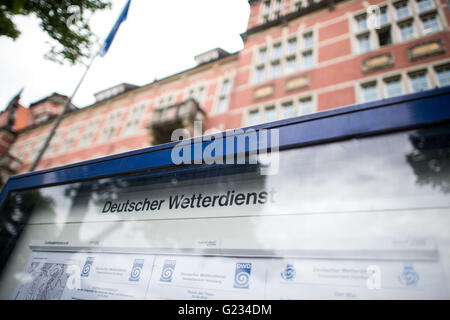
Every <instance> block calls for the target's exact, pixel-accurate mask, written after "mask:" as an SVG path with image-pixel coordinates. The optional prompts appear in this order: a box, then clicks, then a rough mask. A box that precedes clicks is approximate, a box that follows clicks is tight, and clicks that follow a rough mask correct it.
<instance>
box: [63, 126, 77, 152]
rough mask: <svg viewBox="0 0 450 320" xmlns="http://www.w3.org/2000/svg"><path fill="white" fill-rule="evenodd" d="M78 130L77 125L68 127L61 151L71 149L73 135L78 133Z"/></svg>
mask: <svg viewBox="0 0 450 320" xmlns="http://www.w3.org/2000/svg"><path fill="white" fill-rule="evenodd" d="M79 131H80V126H79V125H75V126H73V127H72V128H70V129H69V132H68V133H67V134H66V137H65V139H64V141H63V145H62V148H61V149H62V150H61V151H62V152H68V151H70V150H71V149H72V147H73V143H74V140H75V137H76V136H77V135H78V132H79Z"/></svg>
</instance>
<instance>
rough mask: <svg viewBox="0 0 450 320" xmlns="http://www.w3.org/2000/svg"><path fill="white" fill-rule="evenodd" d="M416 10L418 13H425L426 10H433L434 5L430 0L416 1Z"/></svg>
mask: <svg viewBox="0 0 450 320" xmlns="http://www.w3.org/2000/svg"><path fill="white" fill-rule="evenodd" d="M416 4H417V10H418V11H419V12H425V11H427V10H430V9H433V8H434V4H433V1H432V0H417V1H416Z"/></svg>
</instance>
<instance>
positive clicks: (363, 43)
mask: <svg viewBox="0 0 450 320" xmlns="http://www.w3.org/2000/svg"><path fill="white" fill-rule="evenodd" d="M358 48H359V53H366V52H369V51H370V50H371V45H370V37H369V34H368V33H366V34H364V35H361V36H359V37H358Z"/></svg>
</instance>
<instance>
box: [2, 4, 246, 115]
mask: <svg viewBox="0 0 450 320" xmlns="http://www.w3.org/2000/svg"><path fill="white" fill-rule="evenodd" d="M110 2H111V3H112V8H111V9H106V10H103V11H98V12H97V13H95V14H94V16H93V17H92V18H91V20H90V25H91V29H92V31H93V32H94V33H95V34H96V35H97V36H98V37H99V38H100V39H101V41H103V39H104V38H106V36H107V35H108V33H109V31H110V29H111V27H112V26H113V24H114V23H115V21H116V19H117V17H118V16H119V14H120V12H121V10H122V8H123V6H124V5H125V3H126V0H110ZM249 13H250V7H249V4H248V1H247V0H159V1H156V0H132V1H131V7H130V10H129V12H128V18H127V20H126V21H125V22H124V23H122V25H121V26H120V29H119V31H118V33H117V34H116V37H115V39H114V42H113V44H112V46H111V47H110V49H109V51H108V53H107V54H106V56H105V57H103V58H100V57H97V58H96V60H95V61H94V63H93V65H92V67H91V69H90V70H89V73H88V74H87V76H86V78H85V80H84V82H83V84H82V86H81V87H80V89H79V90H78V92H77V94H76V96H75V97H74V99H73V102H74V103H75V105H77V106H78V107H85V106H88V105H90V104H92V103H94V102H95V99H94V93H96V92H98V91H101V90H103V89H106V88H109V87H112V86H114V85H116V84H119V83H122V82H128V83H132V84H136V85H145V84H148V83H150V82H152V81H154V80H155V79H161V78H163V77H166V76H169V75H171V74H174V73H177V72H180V71H182V70H185V69H188V68H191V67H194V66H195V61H194V56H195V55H197V54H200V53H203V52H205V51H208V50H210V49H213V48H216V47H221V48H222V49H225V50H226V51H228V52H230V53H232V52H236V51H239V50H241V49H242V48H243V42H242V39H241V37H240V34H241V33H243V32H244V31H245V30H246V27H247V22H248V17H249ZM14 22H15V23H16V25H17V27H18V28H19V30H20V31H21V32H22V33H21V36H20V37H19V38H18V39H17V40H16V41H13V40H11V39H9V38H6V37H0V110H4V108H6V106H7V104H8V102H9V101H10V100H11V98H13V97H14V96H15V95H16V94H17V92H19V90H20V89H21V88H24V91H23V93H22V96H21V100H20V102H21V104H22V105H24V106H28V105H29V104H30V103H32V102H35V101H37V100H39V99H41V98H44V97H46V96H48V95H50V94H52V93H53V92H58V93H61V94H64V95H67V96H70V95H71V94H72V92H73V90H74V89H75V86H76V85H77V83H78V81H79V80H80V78H81V76H82V73H83V71H84V66H82V65H78V66H72V65H70V64H69V63H65V64H64V65H60V64H58V63H56V62H52V61H49V60H46V59H44V55H45V53H46V52H48V50H49V48H50V46H49V45H48V44H46V42H47V41H51V39H50V37H49V36H47V34H46V33H45V32H43V31H41V29H40V28H39V20H38V19H37V18H35V17H33V16H16V17H15V18H14Z"/></svg>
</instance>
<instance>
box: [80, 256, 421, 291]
mask: <svg viewBox="0 0 450 320" xmlns="http://www.w3.org/2000/svg"><path fill="white" fill-rule="evenodd" d="M94 260H95V258H94V257H88V258H87V259H86V262H85V264H84V267H83V269H82V272H81V277H84V278H87V277H89V272H90V270H91V266H92V265H93V263H94ZM143 266H144V260H143V259H135V260H134V263H133V266H132V268H131V272H130V276H129V279H128V281H134V282H138V281H139V280H140V275H141V271H142V268H143ZM175 267H176V260H165V261H164V265H163V268H162V271H161V276H160V282H166V283H170V282H172V279H173V275H174V272H175ZM251 271H252V264H251V263H245V262H244V263H241V262H239V263H236V269H235V274H234V285H233V287H234V288H239V289H249V286H250V276H251ZM367 274H368V278H367V288H368V289H381V270H380V268H379V267H378V266H375V265H370V266H368V267H367ZM280 276H281V278H282V279H284V280H285V281H293V280H294V279H295V278H296V276H297V271H296V269H295V267H294V265H293V264H286V267H285V268H284V270H282V271H281V272H280ZM398 280H399V282H400V283H402V284H403V285H405V286H415V285H417V283H418V281H419V274H418V273H417V272H416V271H415V270H414V267H413V266H411V265H405V266H404V268H403V272H402V273H401V274H400V275H399V276H398Z"/></svg>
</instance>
